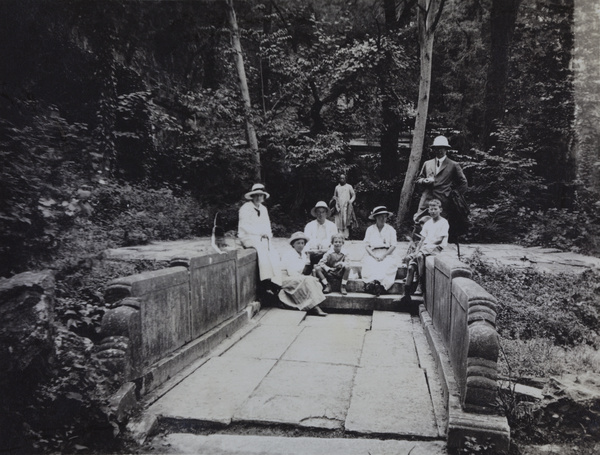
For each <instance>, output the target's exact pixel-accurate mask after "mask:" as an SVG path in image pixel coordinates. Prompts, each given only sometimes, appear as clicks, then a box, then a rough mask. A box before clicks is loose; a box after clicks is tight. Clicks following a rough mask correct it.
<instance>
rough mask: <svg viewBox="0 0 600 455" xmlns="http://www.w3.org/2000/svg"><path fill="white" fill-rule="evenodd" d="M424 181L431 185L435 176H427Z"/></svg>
mask: <svg viewBox="0 0 600 455" xmlns="http://www.w3.org/2000/svg"><path fill="white" fill-rule="evenodd" d="M423 183H424V184H425V185H429V184H430V183H433V177H427V178H424V179H423Z"/></svg>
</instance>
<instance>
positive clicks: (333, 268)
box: [315, 234, 350, 295]
mask: <svg viewBox="0 0 600 455" xmlns="http://www.w3.org/2000/svg"><path fill="white" fill-rule="evenodd" d="M331 245H332V247H331V248H330V249H329V250H328V251H327V252H326V253H325V255H324V256H323V257H322V258H321V260H320V261H319V263H318V264H317V265H316V267H315V274H316V275H317V277H318V278H319V279H320V280H321V283H323V286H324V289H323V294H329V293H330V292H331V284H330V281H332V280H334V279H336V280H339V279H341V280H342V287H341V289H340V292H341V293H342V295H347V294H348V291H347V290H346V284H347V283H348V276H349V275H350V267H349V265H348V263H347V262H346V255H345V254H344V253H342V246H344V235H343V234H334V235H332V236H331Z"/></svg>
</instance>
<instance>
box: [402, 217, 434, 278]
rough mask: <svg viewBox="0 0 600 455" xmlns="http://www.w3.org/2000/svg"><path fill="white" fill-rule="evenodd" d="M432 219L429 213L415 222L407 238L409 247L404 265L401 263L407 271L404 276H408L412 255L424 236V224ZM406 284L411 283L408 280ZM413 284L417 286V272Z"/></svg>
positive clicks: (403, 260)
mask: <svg viewBox="0 0 600 455" xmlns="http://www.w3.org/2000/svg"><path fill="white" fill-rule="evenodd" d="M430 219H431V217H430V216H429V215H426V216H424V217H422V218H421V219H420V220H419V221H417V222H416V223H415V226H414V228H413V230H412V232H411V234H410V236H406V238H407V240H408V241H409V243H408V249H407V250H406V254H405V255H404V258H403V259H402V265H401V267H402V268H403V269H405V272H406V273H405V274H404V278H407V275H408V269H409V265H410V261H411V260H412V255H413V254H414V252H415V251H416V250H417V245H418V244H419V242H420V241H421V239H422V238H423V237H422V236H421V231H422V230H423V225H424V224H425V223H426V222H427V221H429V220H430ZM406 284H408V285H411V283H409V282H408V280H407V281H406ZM413 285H414V286H415V287H416V286H417V275H416V274H414V278H413Z"/></svg>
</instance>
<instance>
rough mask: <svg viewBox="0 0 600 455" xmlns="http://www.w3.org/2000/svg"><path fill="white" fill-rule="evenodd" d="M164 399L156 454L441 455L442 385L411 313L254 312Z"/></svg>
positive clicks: (161, 395) (157, 398)
mask: <svg viewBox="0 0 600 455" xmlns="http://www.w3.org/2000/svg"><path fill="white" fill-rule="evenodd" d="M183 376H185V377H183ZM175 383H176V384H175ZM162 390H163V392H160V391H159V392H158V393H157V394H155V395H154V398H153V403H152V404H150V406H149V407H148V408H147V410H146V412H147V413H150V414H154V415H156V416H157V417H158V418H159V422H160V424H161V428H162V430H163V432H162V434H161V435H160V436H158V437H155V438H154V439H153V440H152V441H151V442H150V444H151V445H152V447H153V451H154V452H160V453H207V454H208V453H210V454H221V453H222V454H254V453H261V454H271V453H281V454H284V453H285V454H288V455H294V454H309V453H310V454H316V453H330V454H336V453H340V454H342V453H344V454H352V453H365V454H366V453H378V454H381V453H390V454H391V453H394V454H399V453H409V452H410V453H411V454H412V455H416V454H420V453H422V454H430V455H435V454H443V453H446V452H445V442H444V437H445V436H444V429H445V427H446V419H447V413H446V410H445V409H444V402H443V396H442V385H441V382H440V378H439V377H438V376H437V373H436V368H435V363H434V359H433V356H432V353H431V351H430V348H429V345H428V343H427V340H426V338H425V334H424V332H423V329H422V326H421V322H420V321H419V318H418V317H416V316H411V315H410V314H408V313H398V312H391V311H373V312H370V313H369V314H339V313H333V314H329V315H328V316H327V317H324V318H323V317H317V316H310V315H307V314H306V313H304V312H299V311H289V310H282V309H277V308H267V309H262V310H261V311H260V312H259V313H258V314H257V315H256V316H255V317H254V318H253V319H252V321H251V323H250V324H249V325H248V326H247V327H246V328H245V329H244V330H243V331H241V332H240V333H238V334H236V335H235V337H232V339H229V340H226V341H225V342H223V343H221V345H219V346H218V348H217V349H215V350H213V352H211V354H210V355H209V356H208V357H207V358H204V359H202V361H201V362H199V364H196V365H194V366H193V367H191V368H188V369H187V370H186V373H184V374H183V375H180V377H177V378H174V379H173V380H172V381H171V384H168V385H166V386H165V387H163V388H162Z"/></svg>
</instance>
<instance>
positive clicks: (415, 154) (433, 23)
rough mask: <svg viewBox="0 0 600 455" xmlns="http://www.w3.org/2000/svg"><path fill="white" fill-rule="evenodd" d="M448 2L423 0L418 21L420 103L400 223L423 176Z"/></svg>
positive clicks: (405, 181) (402, 199)
mask: <svg viewBox="0 0 600 455" xmlns="http://www.w3.org/2000/svg"><path fill="white" fill-rule="evenodd" d="M444 3H445V0H419V2H418V4H417V6H418V12H417V20H418V34H419V58H420V75H419V99H418V102H417V117H416V119H415V129H414V132H413V140H412V147H411V150H410V157H409V159H408V168H407V170H406V175H405V177H404V184H403V185H402V192H401V193H400V202H399V203H398V216H397V219H396V222H397V223H398V224H400V223H402V221H403V220H404V217H405V216H406V213H407V212H408V209H409V207H410V201H411V199H412V195H413V190H414V185H415V179H416V177H417V173H418V172H419V164H420V163H421V156H422V155H423V144H424V142H425V128H426V126H427V113H428V110H429V89H430V87H431V66H432V54H433V41H434V37H435V29H436V28H437V25H438V23H439V21H440V17H441V15H442V11H443V9H444Z"/></svg>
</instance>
